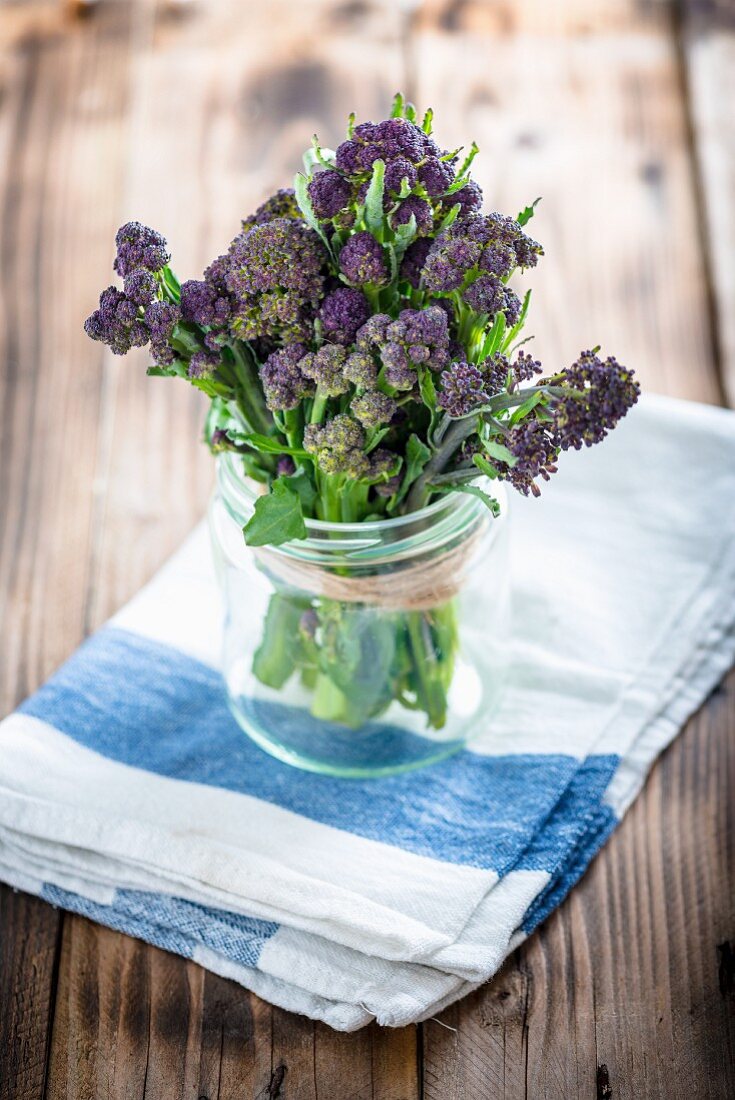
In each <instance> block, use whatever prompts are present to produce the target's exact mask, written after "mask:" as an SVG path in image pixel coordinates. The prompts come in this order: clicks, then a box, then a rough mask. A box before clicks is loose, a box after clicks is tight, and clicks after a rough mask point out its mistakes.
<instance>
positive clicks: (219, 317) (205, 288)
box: [181, 279, 231, 329]
mask: <svg viewBox="0 0 735 1100" xmlns="http://www.w3.org/2000/svg"><path fill="white" fill-rule="evenodd" d="M223 290H224V288H223V287H222V286H218V284H217V282H216V281H215V280H214V279H201V280H200V279H189V280H188V281H187V282H185V283H182V284H181V316H182V317H183V319H184V320H185V321H191V322H193V323H194V324H196V325H201V326H202V327H205V328H215V329H220V328H224V327H225V326H226V325H227V322H228V321H229V319H230V313H231V305H230V298H229V295H228V294H227V293H226V292H223Z"/></svg>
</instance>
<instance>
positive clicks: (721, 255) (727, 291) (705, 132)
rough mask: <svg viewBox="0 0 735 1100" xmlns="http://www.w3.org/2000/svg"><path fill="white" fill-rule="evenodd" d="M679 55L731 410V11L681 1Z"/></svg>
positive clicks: (734, 312)
mask: <svg viewBox="0 0 735 1100" xmlns="http://www.w3.org/2000/svg"><path fill="white" fill-rule="evenodd" d="M683 7H684V12H685V16H684V19H683V23H682V51H683V56H684V59H685V63H686V76H687V85H688V90H689V99H690V110H691V118H692V127H693V133H694V147H695V150H696V154H697V165H698V169H699V181H700V187H701V201H702V207H703V210H702V213H703V218H704V223H705V230H706V243H707V248H708V255H709V264H710V275H711V288H710V293H711V295H712V307H713V313H714V320H715V324H716V332H717V350H718V354H719V360H720V371H721V375H722V382H723V387H724V389H725V393H726V396H727V401H728V404H730V405H735V262H733V255H735V202H734V201H733V200H734V198H735V110H733V103H735V8H733V5H732V3H730V2H729V0H719V2H711V3H708V4H702V3H694V0H685V2H684V4H683Z"/></svg>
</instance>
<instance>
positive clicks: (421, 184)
mask: <svg viewBox="0 0 735 1100" xmlns="http://www.w3.org/2000/svg"><path fill="white" fill-rule="evenodd" d="M476 152H477V149H476V147H475V146H474V145H473V147H472V149H471V150H470V152H469V154H468V155H467V156H465V157H464V159H461V150H454V151H444V150H442V149H441V148H440V147H439V145H437V143H436V141H435V140H434V138H433V137H432V113H431V111H429V112H427V114H426V115H425V116H424V118H423V120H422V122H421V123H420V124H419V123H418V121H417V116H416V112H415V109H414V107H413V106H412V105H411V104H410V103H406V102H404V100H403V98H402V97H401V96H400V95H399V96H396V99H395V101H394V104H393V110H392V114H391V117H390V118H389V119H386V120H385V121H383V122H379V123H371V122H367V123H361V124H359V125H355V122H354V117H353V118H351V119H350V123H349V127H348V134H347V139H346V140H345V141H344V142H342V144H341V145H340V146H339V147H338V149H337V150H336V152H333V151H331V150H329V149H325V148H322V147H321V146H320V145H319V143H318V141H317V139H316V138H314V140H313V144H312V147H311V148H310V149H309V150H308V152H307V153H306V154H305V156H304V166H305V169H304V173H303V174H299V175H297V177H296V180H295V186H294V189H293V190H282V191H278V192H276V194H275V195H273V196H271V197H270V198H269V199H267V200H266V201H265V202H264V203H263V204H262V206H260V207H259V208H258V209H257V210H256V211H255V213H254V214H253V215H251V216H250V217H249V218H247V219H246V220H245V221H244V222H243V223H242V230H241V232H240V233H238V235H237V236H236V237H235V239H234V240H233V241H232V243H231V244H230V246H229V248H228V250H227V252H225V253H224V254H223V255H222V256H219V257H218V258H217V259H216V260H214V261H213V263H211V264H210V266H209V267H208V268H207V269H206V271H205V272H204V276H203V278H202V279H201V280H190V281H188V282H185V283H183V284H179V282H178V280H177V278H176V276H175V275H174V274H173V272H172V270H171V268H170V267H169V259H170V257H169V253H168V248H167V245H166V241H165V240H164V238H163V237H162V236H161V235H160V234H159V233H157V232H156V231H155V230H153V229H150V228H148V227H146V226H143V225H141V224H139V223H137V222H131V223H128V224H127V225H124V226H123V227H122V228H121V229H120V230H119V232H118V234H117V238H116V244H117V256H116V259H115V263H114V268H115V271H116V272H117V274H118V275H119V276H120V277H121V278H122V279H123V290H122V291H121V290H119V289H117V288H116V287H108V289H107V290H105V291H104V292H103V293H102V295H101V297H100V304H99V308H98V309H97V310H95V312H94V313H93V314H92V316H91V317H89V318H88V320H87V322H86V324H85V329H86V332H87V334H88V335H89V336H91V337H92V339H95V340H100V341H102V342H103V343H105V344H108V345H109V346H110V347H111V348H112V350H113V352H115V353H116V354H118V355H122V354H125V353H126V352H127V351H128V350H129V349H130V348H132V347H139V346H144V345H150V352H151V356H152V358H153V362H154V365H153V366H151V367H150V368H149V371H148V373H149V374H153V375H166V376H172V375H176V376H179V377H182V378H185V379H187V381H189V382H190V383H191V384H192V385H194V386H196V387H197V388H198V389H200V390H202V391H203V392H204V393H205V394H206V395H207V397H208V398H209V399H210V401H211V405H210V410H209V414H208V416H207V421H206V439H207V441H208V443H209V446H210V447H211V449H212V451H213V452H215V453H216V452H221V451H223V450H230V451H234V452H236V453H237V454H238V455H239V456H241V461H242V468H243V473H244V475H245V476H247V477H249V478H252V479H253V480H254V481H257V482H260V483H262V484H263V485H265V486H267V488H268V491H267V493H264V494H263V495H261V496H260V497H259V499H258V501H257V503H256V505H255V511H254V514H253V516H252V518H251V519H250V520H249V522H248V523H247V524H246V526H245V528H244V537H245V541H246V542H247V543H248V544H250V545H252V546H263V545H276V544H278V543H283V542H286V541H290V540H293V539H301V538H305V537H306V536H307V529H306V525H305V522H304V520H305V518H309V517H316V518H318V519H322V520H328V521H333V522H360V521H365V520H377V519H390V518H391V517H395V516H399V515H402V514H405V513H407V512H411V511H414V510H416V509H419V508H422V507H423V506H425V505H426V504H428V503H430V502H432V501H434V500H435V499H437V498H438V497H439V496H441V495H443V494H446V493H456V492H464V493H472V494H474V495H475V496H477V497H479V498H480V499H481V500H482V501H483V502H484V503H485V504H486V505H487V507H488V508H489V509H490V510H491V511H492V512H493V513H497V510H498V506H497V502H496V501H495V500H494V499H493V497H492V495H491V494H490V493H489V492H488V491H487V489H486V488H482V487H481V486H480V485H478V484H477V481H478V479H482V480H483V484H484V485H485V486H486V485H487V482H486V481H485V479H490V481H491V482H492V481H493V480H502V481H507V482H509V483H510V484H511V485H512V486H513V488H515V489H517V490H519V491H520V492H522V493H524V494H528V493H532V494H534V495H537V494H538V492H539V488H538V481H539V480H540V479H541V480H546V479H548V478H549V476H550V475H551V474H552V473H553V472H555V471H556V462H557V458H558V455H559V453H560V452H561V451H564V450H568V449H569V448H575V449H579V448H581V447H582V446H583V445H585V446H590V445H592V444H593V443H597V442H599V441H600V440H601V439H603V438H604V436H605V435H606V434H607V432H608V430H610V429H611V428H613V427H614V426H615V424H617V422H618V420H619V419H620V418H621V417H622V416H624V415H625V413H626V412H627V410H628V409H629V408H630V407H631V406H632V405H633V404H634V402H635V401H636V399H637V397H638V393H639V386H638V383H637V382H636V381H635V379H634V377H633V372H632V371H630V370H627V369H626V368H625V367H623V366H621V365H620V364H619V363H618V362H617V361H616V360H615V359H613V358H607V359H605V360H604V361H603V360H602V359H601V358H600V357H599V355H598V350H599V349H593V350H591V351H583V352H582V353H581V354H580V356H579V358H578V359H577V360H576V362H575V363H573V364H572V365H571V366H570V367H567V368H565V369H563V370H560V371H556V372H552V373H550V374H544V372H543V370H542V367H541V364H540V362H539V361H538V360H537V359H535V358H534V357H533V356H532V355H530V354H528V353H527V352H525V351H524V350H522V349H520V345H521V344H523V343H525V341H524V340H522V338H521V332H522V330H523V327H524V323H525V321H526V316H527V313H528V306H529V300H530V291H527V292H526V294H525V296H524V297H523V299H521V298H519V296H518V295H517V294H516V292H515V291H514V290H513V289H512V288H511V287H510V285H509V283H510V279H511V277H512V276H513V275H514V274H515V273H516V272H517V271H519V270H520V271H523V270H525V269H526V268H530V267H534V266H535V265H536V263H537V262H538V259H539V257H540V256H541V255H542V251H543V250H542V248H541V246H540V245H539V244H537V243H536V241H534V240H532V239H531V238H530V237H529V236H528V235H527V234H526V232H525V226H526V224H527V222H528V221H529V220H530V218H531V217H532V216H533V213H534V206H535V204H534V205H532V206H528V207H526V208H525V209H524V210H523V211H522V213H521V214H519V215H518V217H517V218H515V219H513V218H510V217H506V216H505V215H502V214H498V213H489V214H484V213H482V210H481V208H482V192H481V190H480V188H479V187H478V186H477V184H476V183H475V182H474V181H473V180H471V179H470V175H469V170H470V166H471V163H472V161H473V159H474V156H475V154H476ZM519 349H520V350H519ZM351 619H355V616H354V615H352V616H350V615H349V614H347V611H346V610H345V608H344V607H341V605H339V604H336V605H335V602H334V601H329V600H326V599H320V598H313V599H311V598H309V597H308V596H306V595H303V594H302V595H301V596H298V597H297V596H295V595H294V594H293V593H289V592H288V591H285V590H284V591H283V592H276V593H275V595H274V596H273V602H272V604H271V608H270V611H269V614H268V620H267V623H266V637H265V639H264V641H263V643H262V644H261V646H260V648H259V650H258V652H257V654H256V658H255V662H254V671H255V673H256V675H257V676H258V677H259V678H260V679H261V680H262V681H263V682H265V683H268V684H270V685H271V686H274V687H280V686H281V685H282V684H283V683H285V682H286V681H287V680H288V679H289V678H290V676H291V675H292V674H293V673H294V672H295V671H299V672H300V673H301V676H302V679H303V681H304V682H305V683H306V684H307V685H308V686H310V687H313V689H314V699H315V703H314V707H315V713H317V714H318V715H320V716H323V717H329V718H332V719H335V720H338V721H344V722H346V723H347V724H349V725H360V724H361V723H362V722H364V721H365V720H366V719H368V718H370V717H374V716H375V715H377V714H379V713H381V712H382V711H384V710H386V709H387V707H388V706H389V705H390V704H391V703H392V702H393V701H394V700H398V701H400V702H401V703H402V704H403V705H405V706H409V707H412V708H414V709H419V710H422V711H424V712H425V713H426V715H427V719H428V723H429V725H431V726H433V727H440V726H441V725H442V724H443V722H444V720H445V715H446V693H447V689H448V686H449V683H450V681H451V673H452V666H453V660H454V653H455V651H456V647H457V631H456V624H455V622H454V610H453V607H452V606H451V605H445V606H444V607H443V608H437V609H433V610H432V611H429V612H411V613H406V614H405V615H403V616H400V615H396V614H395V613H394V615H393V620H395V621H392V623H391V627H390V635H391V636H390V644H389V643H388V642H387V641H386V636H385V631H384V630H382V628H381V630H382V639H379V638H378V637H377V635H375V634H373V635H371V636H365V630H364V629H361V630H360V631H359V632H358V633H359V636H357V637H356V636H355V629H354V628H353V627H351V626H347V627H344V629H341V626H340V624H341V622H346V621H349V620H351ZM384 620H385V617H383V619H382V620H381V622H383V625H384ZM376 621H377V618H376ZM294 624H295V626H296V630H295V633H294V631H293V629H292V628H293V626H294ZM376 629H377V628H376ZM344 633H346V634H347V637H343V636H342V634H344ZM368 633H369V632H368ZM294 638H296V641H294V640H293V639H294ZM378 642H380V644H379V645H378V644H377V643H378ZM381 647H382V648H381ZM377 650H380V651H381V652H382V653H383V654H384V656H383V657H382V658H381V661H380V662H379V666H380V669H381V671H380V677H381V681H380V683H379V684H377V686H376V685H375V684H373V685H372V687H371V688H370V689H367V688H365V689H364V690H361V689H360V688H359V684H360V677H361V675H362V676H363V678H365V676H366V675H367V665H368V663H369V661H370V660H372V657H370V654H374V653H375V652H376V651H377ZM386 653H388V654H389V655H391V656H390V660H388V658H386V657H385V654H386ZM386 663H387V665H388V666H389V667H386V668H383V665H386ZM427 677H428V682H427ZM351 684H356V685H358V690H357V691H356V692H352V693H350V690H349V689H350V685H351ZM348 699H349V700H350V701H349V702H348ZM361 699H363V700H364V702H361V701H360V700H361Z"/></svg>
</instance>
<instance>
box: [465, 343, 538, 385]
mask: <svg viewBox="0 0 735 1100" xmlns="http://www.w3.org/2000/svg"><path fill="white" fill-rule="evenodd" d="M480 370H481V371H482V375H483V378H484V379H485V388H486V389H487V391H488V393H501V392H502V391H503V390H509V391H510V390H514V389H516V388H517V386H518V383H519V382H530V381H531V379H532V378H533V377H534V375H536V374H541V373H542V368H541V363H540V362H539V361H538V359H534V358H533V356H532V355H529V354H528V353H527V352H525V351H519V352H518V355H517V356H516V360H515V362H514V363H511V361H510V359H508V357H507V356H506V355H503V354H502V352H499V351H496V352H495V353H494V354H493V355H489V356H488V357H487V359H485V361H484V362H483V363H481V364H480Z"/></svg>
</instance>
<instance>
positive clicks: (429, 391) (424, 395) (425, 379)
mask: <svg viewBox="0 0 735 1100" xmlns="http://www.w3.org/2000/svg"><path fill="white" fill-rule="evenodd" d="M419 392H420V393H421V400H422V401H423V403H424V404H425V405H426V407H427V409H430V410H431V411H432V412H434V410H435V409H436V386H435V385H434V379H433V377H432V374H431V371H429V370H428V369H427V368H424V369H419Z"/></svg>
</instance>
